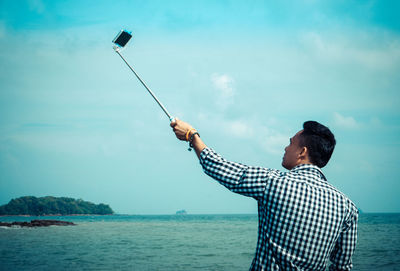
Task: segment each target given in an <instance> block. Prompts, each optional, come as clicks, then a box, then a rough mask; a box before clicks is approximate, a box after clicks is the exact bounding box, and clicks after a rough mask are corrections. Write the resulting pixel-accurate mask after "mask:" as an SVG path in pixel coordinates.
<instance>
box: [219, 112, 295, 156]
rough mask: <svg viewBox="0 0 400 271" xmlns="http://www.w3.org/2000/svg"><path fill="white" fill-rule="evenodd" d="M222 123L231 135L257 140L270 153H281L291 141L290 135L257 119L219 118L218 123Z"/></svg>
mask: <svg viewBox="0 0 400 271" xmlns="http://www.w3.org/2000/svg"><path fill="white" fill-rule="evenodd" d="M215 121H216V122H218V120H215ZM221 124H222V126H223V127H224V130H225V131H226V132H228V133H229V136H233V137H237V138H239V139H249V140H252V141H255V142H256V143H257V144H258V145H259V146H260V148H261V149H263V150H264V151H266V152H267V153H270V154H275V155H281V154H282V153H283V149H284V147H285V146H286V145H287V144H288V142H289V136H287V135H285V134H283V133H282V132H281V131H278V130H276V129H273V128H270V127H267V126H265V125H264V124H261V123H260V121H259V120H257V119H251V120H243V119H240V120H234V121H226V120H219V123H218V124H216V125H218V126H221Z"/></svg>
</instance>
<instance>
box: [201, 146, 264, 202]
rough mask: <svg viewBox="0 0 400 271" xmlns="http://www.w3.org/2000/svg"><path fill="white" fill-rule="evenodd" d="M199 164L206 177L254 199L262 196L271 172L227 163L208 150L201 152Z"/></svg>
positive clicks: (260, 168)
mask: <svg viewBox="0 0 400 271" xmlns="http://www.w3.org/2000/svg"><path fill="white" fill-rule="evenodd" d="M200 164H201V165H202V167H203V170H204V172H205V173H206V174H207V175H209V176H210V177H212V178H214V179H215V180H217V181H218V182H219V183H220V184H222V185H224V186H225V187H226V188H228V189H229V190H231V191H232V192H235V193H238V194H241V195H244V196H248V197H254V198H259V197H261V196H262V195H263V194H264V191H265V188H266V185H267V181H268V178H269V174H270V171H271V170H269V169H266V168H262V167H249V166H245V165H242V164H240V163H235V162H230V161H227V160H225V159H224V158H222V157H221V156H220V155H219V154H217V153H215V152H214V151H213V150H212V149H210V148H205V149H204V150H203V151H202V152H201V154H200Z"/></svg>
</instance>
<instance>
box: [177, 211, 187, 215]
mask: <svg viewBox="0 0 400 271" xmlns="http://www.w3.org/2000/svg"><path fill="white" fill-rule="evenodd" d="M175 214H177V215H187V212H186V210H179V211H176V213H175Z"/></svg>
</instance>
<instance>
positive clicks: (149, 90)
mask: <svg viewBox="0 0 400 271" xmlns="http://www.w3.org/2000/svg"><path fill="white" fill-rule="evenodd" d="M118 49H119V48H115V52H116V53H117V54H118V55H119V56H120V57H121V58H122V60H123V61H124V62H125V64H126V65H128V67H129V69H131V71H132V72H133V73H134V74H135V75H136V78H137V79H139V81H140V83H142V85H143V86H144V87H145V88H146V89H147V91H148V92H149V93H150V95H151V96H152V97H153V98H154V100H156V102H157V103H158V105H159V106H160V107H161V109H162V110H163V111H164V113H165V114H167V116H168V118H169V120H170V121H171V122H173V121H175V118H174V117H172V116H171V115H170V114H169V113H168V111H167V109H166V108H165V107H164V105H163V104H162V103H161V102H160V101H159V100H158V99H157V97H156V95H154V93H153V92H152V91H151V89H150V88H149V87H148V86H147V85H146V83H145V82H144V81H143V80H142V79H141V78H140V77H139V75H138V74H137V73H136V72H135V70H134V69H133V68H132V67H131V65H129V63H128V62H127V61H126V60H125V58H124V57H123V56H122V55H121V53H120V52H119V50H118Z"/></svg>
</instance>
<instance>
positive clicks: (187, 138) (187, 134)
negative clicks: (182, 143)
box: [186, 128, 196, 141]
mask: <svg viewBox="0 0 400 271" xmlns="http://www.w3.org/2000/svg"><path fill="white" fill-rule="evenodd" d="M193 130H196V129H194V128H192V129H189V131H187V133H186V141H189V134H190V132H191V131H193Z"/></svg>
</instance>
